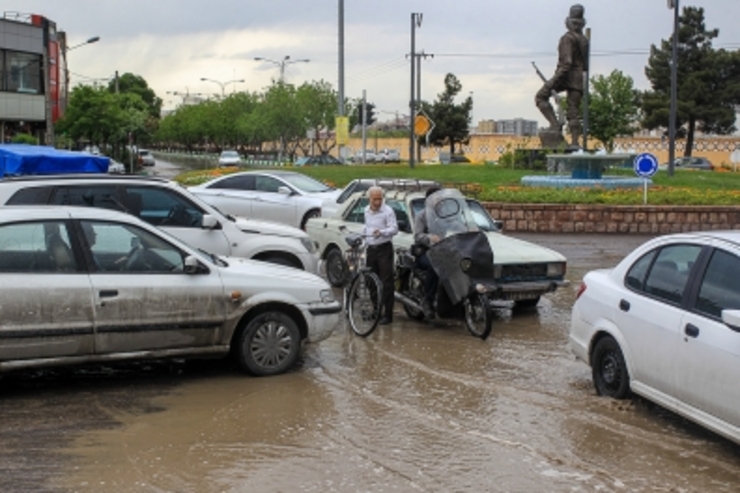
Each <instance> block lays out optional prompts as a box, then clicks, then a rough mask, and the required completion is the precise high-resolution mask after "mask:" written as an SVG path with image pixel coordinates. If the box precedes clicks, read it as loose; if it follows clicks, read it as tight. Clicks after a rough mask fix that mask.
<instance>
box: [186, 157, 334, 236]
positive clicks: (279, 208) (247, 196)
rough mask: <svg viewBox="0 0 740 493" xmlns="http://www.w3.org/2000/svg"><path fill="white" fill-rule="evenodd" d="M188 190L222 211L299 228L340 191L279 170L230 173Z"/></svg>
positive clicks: (294, 173)
mask: <svg viewBox="0 0 740 493" xmlns="http://www.w3.org/2000/svg"><path fill="white" fill-rule="evenodd" d="M189 190H190V191H191V192H192V193H194V194H195V195H197V196H198V197H200V198H201V199H203V200H204V201H206V202H208V203H209V204H211V205H214V206H216V207H217V208H218V209H219V210H220V211H221V212H223V213H225V214H232V215H234V216H242V217H248V218H251V219H262V220H265V221H273V222H277V223H283V224H288V225H290V226H294V227H299V228H301V229H305V227H306V221H308V219H309V218H312V217H318V216H320V215H321V205H322V203H323V202H324V201H325V200H332V199H335V198H336V197H337V196H338V195H339V193H341V192H340V191H338V190H335V189H333V188H331V187H328V186H327V185H325V184H324V183H321V182H320V181H318V180H314V179H313V178H311V177H309V176H306V175H304V174H301V173H296V172H295V171H282V170H276V171H245V172H242V173H233V174H229V175H225V176H221V177H219V178H214V179H213V180H210V181H207V182H205V183H203V184H201V185H198V186H194V187H190V188H189Z"/></svg>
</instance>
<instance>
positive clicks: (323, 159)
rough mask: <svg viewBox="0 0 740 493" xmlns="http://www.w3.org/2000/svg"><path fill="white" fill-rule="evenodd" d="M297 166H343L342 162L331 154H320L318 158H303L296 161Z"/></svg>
mask: <svg viewBox="0 0 740 493" xmlns="http://www.w3.org/2000/svg"><path fill="white" fill-rule="evenodd" d="M294 164H295V166H320V165H331V166H336V165H341V164H342V162H341V161H340V160H339V159H337V158H335V157H334V156H332V155H331V154H319V155H318V156H301V157H299V158H298V159H296V160H295V163H294Z"/></svg>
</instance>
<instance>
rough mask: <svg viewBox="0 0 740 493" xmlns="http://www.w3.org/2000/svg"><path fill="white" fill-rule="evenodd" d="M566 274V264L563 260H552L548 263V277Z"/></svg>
mask: <svg viewBox="0 0 740 493" xmlns="http://www.w3.org/2000/svg"><path fill="white" fill-rule="evenodd" d="M564 275H565V264H564V263H562V262H551V263H549V264H547V277H563V276H564Z"/></svg>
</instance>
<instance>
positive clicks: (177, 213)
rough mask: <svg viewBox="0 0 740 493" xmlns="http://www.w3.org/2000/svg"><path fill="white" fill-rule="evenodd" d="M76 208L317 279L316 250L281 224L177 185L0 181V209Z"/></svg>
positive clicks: (88, 178)
mask: <svg viewBox="0 0 740 493" xmlns="http://www.w3.org/2000/svg"><path fill="white" fill-rule="evenodd" d="M46 204H49V205H79V206H87V207H102V208H105V209H114V210H119V211H123V212H128V213H130V214H132V215H134V216H136V217H139V218H141V219H143V220H144V221H146V222H148V223H149V224H151V225H153V226H157V227H159V228H161V229H163V230H164V231H167V232H168V233H170V234H171V235H173V236H175V237H177V238H179V239H180V240H182V241H184V242H186V243H188V244H190V245H192V246H194V247H196V248H200V249H202V250H205V251H207V252H211V253H215V254H217V255H224V256H230V257H242V258H248V259H254V260H263V261H265V262H272V263H275V264H281V265H287V266H291V267H295V268H298V269H303V270H305V271H308V272H312V273H316V272H317V268H318V262H319V258H318V255H317V253H316V244H315V243H314V242H313V241H311V240H310V239H309V237H308V235H306V233H305V232H303V231H301V230H299V229H298V228H292V227H290V226H286V225H284V224H278V223H273V222H268V221H256V220H254V219H247V218H242V217H233V216H229V215H224V214H222V213H221V212H220V211H218V210H217V209H215V208H214V207H212V206H211V205H209V204H207V203H205V202H203V201H202V200H200V199H199V198H198V197H196V196H194V195H193V194H191V193H188V191H187V190H186V189H185V188H183V187H181V186H180V185H178V184H177V183H175V182H172V181H168V180H163V179H161V178H155V177H141V176H111V175H108V176H106V175H93V174H85V175H64V176H59V175H46V176H41V175H39V176H23V177H16V178H6V179H4V180H0V205H6V206H10V205H46Z"/></svg>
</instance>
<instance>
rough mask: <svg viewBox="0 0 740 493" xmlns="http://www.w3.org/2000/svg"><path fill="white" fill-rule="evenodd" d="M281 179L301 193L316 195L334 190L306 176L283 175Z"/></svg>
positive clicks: (295, 174) (296, 174)
mask: <svg viewBox="0 0 740 493" xmlns="http://www.w3.org/2000/svg"><path fill="white" fill-rule="evenodd" d="M280 178H282V179H283V180H285V181H287V182H288V183H290V184H291V185H293V186H294V187H295V188H297V189H298V190H300V191H301V192H307V193H316V192H328V191H329V190H333V188H331V187H328V186H326V185H325V184H324V183H321V182H320V181H318V180H314V179H313V178H311V177H309V176H306V175H299V174H298V173H293V174H288V175H281V176H280Z"/></svg>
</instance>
